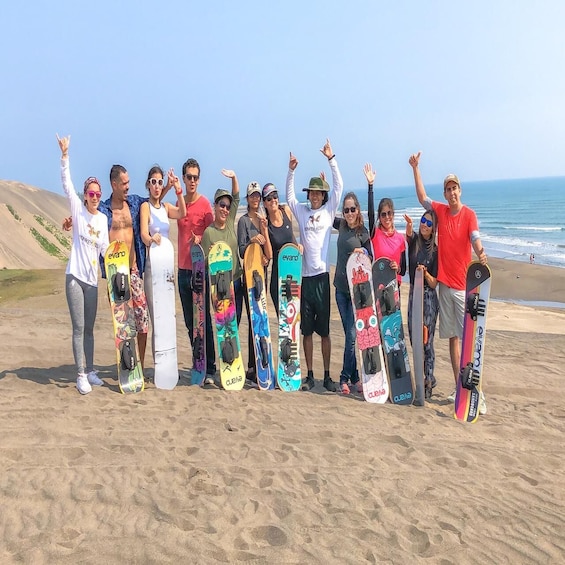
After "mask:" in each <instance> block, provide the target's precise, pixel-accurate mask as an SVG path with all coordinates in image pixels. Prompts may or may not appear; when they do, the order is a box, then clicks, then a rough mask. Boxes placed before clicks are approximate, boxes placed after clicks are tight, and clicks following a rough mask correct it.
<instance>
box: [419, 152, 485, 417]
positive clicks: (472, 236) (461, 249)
mask: <svg viewBox="0 0 565 565" xmlns="http://www.w3.org/2000/svg"><path fill="white" fill-rule="evenodd" d="M419 161H420V153H417V154H414V155H412V156H411V157H410V159H409V163H410V166H411V167H412V170H413V172H414V183H415V185H416V196H417V197H418V200H419V201H420V204H421V205H422V206H423V207H424V208H425V209H426V210H430V209H433V210H434V212H435V213H436V215H437V233H438V242H437V243H438V276H437V279H438V283H439V284H438V294H439V312H440V324H439V337H440V338H443V339H445V338H448V339H449V355H450V357H451V366H452V368H453V377H454V379H455V384H457V376H458V375H459V363H460V358H461V338H462V337H463V320H464V318H465V286H466V282H465V278H466V273H467V265H468V264H469V263H470V262H471V247H472V248H473V250H474V251H475V253H476V255H477V257H478V258H479V261H480V262H481V263H482V264H483V265H486V262H487V256H486V253H485V250H484V248H483V246H482V244H481V238H480V236H479V224H478V222H477V216H476V214H475V212H474V211H473V210H471V209H470V208H468V207H467V206H465V205H463V203H462V202H461V185H460V183H459V179H458V178H457V176H456V175H453V174H450V175H447V176H446V177H445V180H444V181H443V196H444V198H445V199H446V200H447V204H442V203H441V202H435V201H433V200H432V199H431V198H429V197H428V196H427V194H426V189H425V188H424V183H423V182H422V177H421V175H420V169H419V168H418V164H419ZM448 398H449V400H451V401H452V402H454V401H455V392H454V393H453V394H451V395H450V396H449V397H448ZM486 411H487V408H486V402H485V398H484V395H483V394H481V402H480V405H479V413H481V414H486Z"/></svg>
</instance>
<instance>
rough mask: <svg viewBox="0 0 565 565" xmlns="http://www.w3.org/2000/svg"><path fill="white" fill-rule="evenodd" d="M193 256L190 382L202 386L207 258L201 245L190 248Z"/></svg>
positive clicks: (204, 363) (203, 376) (204, 364)
mask: <svg viewBox="0 0 565 565" xmlns="http://www.w3.org/2000/svg"><path fill="white" fill-rule="evenodd" d="M190 255H191V258H192V281H191V283H192V340H191V342H192V371H191V372H190V383H191V384H193V385H198V386H202V385H203V384H204V378H205V377H206V284H207V283H206V258H205V257H204V250H203V249H202V246H201V245H198V244H193V245H192V247H191V248H190Z"/></svg>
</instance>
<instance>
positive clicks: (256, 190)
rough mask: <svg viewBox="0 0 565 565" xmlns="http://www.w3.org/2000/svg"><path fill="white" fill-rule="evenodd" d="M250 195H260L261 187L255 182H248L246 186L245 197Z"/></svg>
mask: <svg viewBox="0 0 565 565" xmlns="http://www.w3.org/2000/svg"><path fill="white" fill-rule="evenodd" d="M252 194H261V187H260V186H259V183H258V182H257V181H253V182H250V183H249V184H248V185H247V197H249V196H251V195H252Z"/></svg>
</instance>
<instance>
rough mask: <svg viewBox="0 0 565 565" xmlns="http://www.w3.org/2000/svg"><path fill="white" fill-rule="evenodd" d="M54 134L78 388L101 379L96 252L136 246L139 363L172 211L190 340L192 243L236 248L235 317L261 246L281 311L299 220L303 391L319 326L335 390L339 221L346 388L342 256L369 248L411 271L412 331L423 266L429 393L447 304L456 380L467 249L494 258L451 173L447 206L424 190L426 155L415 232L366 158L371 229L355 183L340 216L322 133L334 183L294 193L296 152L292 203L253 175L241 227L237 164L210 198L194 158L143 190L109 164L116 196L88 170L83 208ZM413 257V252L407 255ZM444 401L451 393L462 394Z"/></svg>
mask: <svg viewBox="0 0 565 565" xmlns="http://www.w3.org/2000/svg"><path fill="white" fill-rule="evenodd" d="M58 141H59V145H60V148H61V152H62V158H61V171H62V179H63V187H64V189H65V192H66V194H67V196H68V198H69V200H70V203H71V212H72V222H71V221H68V222H67V226H66V227H68V226H69V225H70V224H71V223H72V225H73V226H74V227H75V229H74V233H73V246H72V250H71V256H70V259H69V263H68V266H67V275H66V276H67V285H66V288H67V300H68V304H69V310H70V313H71V320H72V325H73V353H74V357H75V362H76V365H77V370H78V377H77V389H78V390H79V392H80V393H82V394H86V393H88V392H90V390H91V387H92V386H97V385H100V384H102V380H101V379H100V378H99V377H98V376H97V374H96V371H95V370H94V367H93V351H94V338H93V326H94V319H95V316H96V294H97V292H96V286H97V282H98V266H100V268H101V272H102V276H103V277H104V276H105V273H104V265H103V261H99V257H100V256H103V254H104V252H105V250H106V248H107V247H108V241H114V240H121V241H125V242H126V244H127V245H128V247H129V249H130V250H131V253H130V270H131V284H132V296H133V300H134V311H135V319H136V328H137V331H138V342H139V350H140V357H141V362H142V365H143V363H144V357H145V349H146V342H147V333H148V321H149V318H150V317H152V306H151V303H152V297H151V292H150V288H151V285H150V284H148V280H149V281H150V277H151V266H150V262H147V261H146V258H147V257H148V253H147V247H148V246H149V245H151V244H153V243H155V244H159V242H160V240H161V238H162V237H167V236H168V226H169V220H170V219H176V220H177V222H178V288H179V294H180V299H181V304H182V309H183V315H184V321H185V325H186V328H187V330H188V335H189V338H190V340H191V341H192V336H193V315H192V312H193V309H192V306H193V305H192V264H191V253H190V248H191V246H192V244H200V245H202V248H203V250H204V253H205V255H207V254H208V252H209V250H210V248H211V246H212V245H213V244H214V243H216V242H218V241H224V242H225V243H227V244H228V245H229V246H230V248H231V250H232V255H233V257H234V258H236V260H234V267H233V281H234V291H235V302H236V312H237V321H238V324H239V322H240V320H241V316H242V310H243V304H244V302H245V304H246V309H247V315H248V318H249V317H250V309H249V303H248V299H247V291H246V288H245V280H244V277H243V276H242V275H243V273H242V268H241V261H240V259H243V256H244V254H245V250H246V248H247V246H248V245H249V244H250V243H258V244H259V245H261V247H262V249H263V265H264V267H265V273H267V267H268V266H269V264H270V265H271V279H270V283H269V290H270V295H271V298H272V301H273V304H274V307H275V310H276V311H277V314H278V312H279V304H278V254H279V251H280V249H281V248H282V246H283V245H285V244H286V243H297V241H296V239H295V236H294V231H293V228H292V222H293V218H295V219H296V222H297V225H298V231H299V234H300V244H299V248H300V250H301V252H302V253H303V266H302V291H301V333H302V336H303V349H304V357H305V362H306V368H307V373H306V377H305V378H304V379H303V383H302V389H303V390H310V389H311V388H313V387H314V385H315V380H314V363H313V351H314V342H313V335H314V333H316V334H318V335H319V336H320V339H321V353H322V361H323V386H324V387H325V388H326V389H327V390H328V391H332V392H335V391H337V390H338V387H337V386H336V383H335V382H334V381H333V380H332V378H331V376H330V358H331V338H330V312H331V296H330V295H331V292H330V290H331V284H330V263H329V248H330V242H331V232H332V228H333V229H336V230H337V231H338V238H337V263H336V269H335V277H334V281H333V284H334V287H335V299H336V304H337V307H338V310H339V313H340V317H341V321H342V325H343V331H344V338H345V339H344V351H343V364H342V368H341V372H340V377H339V390H340V391H341V392H342V393H343V394H349V393H350V391H351V389H350V385H351V387H356V388H357V390H358V391H359V392H361V391H362V383H361V379H360V375H359V370H358V367H357V355H356V348H355V318H354V312H353V306H352V302H351V298H350V293H349V285H348V281H347V273H346V265H347V260H348V258H349V256H350V255H351V253H366V254H367V255H369V256H370V257H371V258H379V257H386V258H388V259H390V261H391V266H392V268H393V269H395V270H396V271H397V277H398V282H399V284H400V282H401V278H402V276H403V275H404V274H405V272H406V270H407V269H408V272H409V279H410V292H409V302H408V329H409V333H410V337H411V336H412V327H411V322H410V319H411V315H410V313H411V309H412V296H413V292H412V287H413V283H414V277H415V273H416V270H422V271H423V273H424V324H425V326H426V329H427V331H426V334H427V339H426V342H425V345H424V353H425V363H424V368H425V382H426V396H427V398H430V397H431V395H432V389H433V387H434V386H435V385H436V378H435V376H434V364H435V353H434V335H435V327H436V322H437V319H438V313H439V312H441V317H440V326H439V333H440V338H446V339H449V352H450V359H451V364H452V367H453V375H454V380H455V382H457V377H458V374H459V359H460V340H461V338H462V334H463V320H464V308H465V275H466V269H467V265H468V263H469V262H470V261H471V249H473V250H474V251H475V253H476V255H477V257H478V258H479V260H480V261H481V263H486V261H487V257H486V254H485V252H484V249H483V246H482V244H481V240H480V235H479V230H478V222H477V218H476V215H475V213H474V212H473V211H472V210H471V209H470V208H468V207H467V206H464V205H463V203H462V201H461V185H460V182H459V179H458V178H457V176H456V175H453V174H451V175H448V176H447V177H446V178H445V180H444V198H445V200H446V201H447V203H446V204H444V203H441V202H437V201H433V200H431V199H430V198H429V197H428V195H427V193H426V190H425V187H424V184H423V182H422V178H421V174H420V170H419V161H420V153H417V154H414V155H412V156H411V157H410V159H409V163H410V166H411V167H412V170H413V175H414V182H415V187H416V196H417V198H418V200H419V202H420V204H421V205H422V206H423V208H424V213H423V215H422V217H421V219H420V222H419V225H418V229H417V230H415V229H414V226H413V222H412V219H411V218H410V217H409V216H407V215H405V216H404V219H405V221H406V233H404V234H402V233H400V232H398V231H397V230H396V228H395V225H394V219H395V211H394V202H393V200H392V199H390V198H382V199H381V200H380V202H379V204H378V207H377V214H376V217H375V206H374V193H373V191H374V188H373V187H374V181H375V178H376V175H375V172H374V171H373V168H372V166H371V165H370V164H366V165H365V166H364V168H363V173H364V175H365V178H366V181H367V184H368V210H367V212H368V223H369V226H368V228H367V227H365V225H364V220H363V214H362V210H361V207H360V204H359V200H358V198H357V196H356V194H355V193H354V192H349V193H347V194H346V195H345V197H344V198H343V201H342V208H341V216H340V217H338V209H339V205H340V202H341V198H342V192H343V180H342V177H341V173H340V171H339V167H338V164H337V160H336V157H335V154H334V153H333V150H332V147H331V144H330V142H329V140H326V143H325V144H324V146H323V148H322V149H321V150H320V151H321V153H322V154H323V155H324V157H325V158H326V159H327V160H328V164H329V167H330V171H331V176H332V186H331V187H330V185H329V184H328V182H327V181H326V178H325V175H324V173H320V176H316V177H312V178H311V179H310V182H309V184H308V187H306V188H304V189H303V191H305V192H306V196H307V202H306V203H302V202H299V200H298V199H297V197H296V192H295V186H294V185H295V182H294V178H295V171H296V168H297V166H298V160H297V158H296V157H295V156H294V155H293V154H292V153H291V154H290V158H289V164H288V173H287V178H286V202H287V205H283V204H281V203H280V200H279V192H278V189H277V188H276V187H275V185H274V184H272V183H267V184H265V185H264V186H263V187H262V188H261V186H260V185H259V183H257V182H251V183H249V185H248V186H247V194H246V199H247V212H246V213H245V214H244V215H243V216H242V217H241V218H240V219H239V221H238V223H237V226H236V217H237V210H238V207H239V203H240V194H239V182H238V179H237V176H236V174H235V172H234V171H233V170H227V169H223V170H222V174H223V175H224V176H225V177H227V178H229V179H230V181H231V190H225V189H218V190H217V191H216V193H215V194H214V199H213V202H210V201H209V200H208V199H207V198H206V197H205V196H204V195H202V194H200V193H199V192H198V186H199V183H200V165H199V164H198V162H197V161H196V160H195V159H188V160H187V161H186V162H185V163H184V164H183V167H182V179H183V181H184V194H183V190H182V187H181V184H180V179H179V178H178V177H177V176H176V175H175V173H174V170H172V169H171V170H169V171H168V173H167V175H166V178H165V174H164V173H163V171H162V169H161V168H160V167H158V166H154V167H152V168H151V169H150V171H149V173H148V176H147V181H146V188H147V190H148V194H149V195H148V197H141V196H138V195H134V194H131V195H130V194H128V192H129V177H128V173H127V171H126V169H125V168H124V167H122V166H121V165H114V166H113V167H112V169H111V171H110V184H111V187H112V194H111V196H110V197H109V198H108V199H107V200H106V201H102V200H101V185H100V182H99V181H98V180H97V179H95V178H93V177H90V178H88V179H87V180H86V181H85V183H84V197H83V203H82V205H81V202H80V199H79V198H78V197H77V195H76V194H75V192H74V189H73V186H72V181H71V177H70V169H69V158H68V148H69V141H70V138H63V139H58ZM170 188H174V189H175V192H176V195H177V204H176V206H174V205H171V204H169V203H164V202H163V198H164V196H165V194H166V193H167V192H168V191H169V190H170ZM100 213H102V214H100ZM101 216H102V218H101ZM105 220H107V221H105ZM406 250H407V253H406ZM407 255H408V260H406V256H407ZM144 278H145V285H144V284H143V279H144ZM144 287H145V291H144ZM206 304H208V305H209V304H210V295H209V285H207V296H206ZM205 325H206V349H207V367H206V379H205V383H207V384H211V383H214V382H215V373H216V358H215V347H214V339H213V330H212V320H211V315H210V308H209V307H208V308H207V309H206V323H205ZM249 328H250V329H249V332H250V333H249V348H248V350H249V359H248V371H247V377H248V378H249V379H251V380H253V379H254V378H255V357H254V347H253V346H252V336H251V324H249ZM449 398H450V400H454V398H455V393H453V394H452V395H450V397H449ZM480 411H481V413H485V412H486V401H485V399H484V395H483V396H482V398H481V404H480Z"/></svg>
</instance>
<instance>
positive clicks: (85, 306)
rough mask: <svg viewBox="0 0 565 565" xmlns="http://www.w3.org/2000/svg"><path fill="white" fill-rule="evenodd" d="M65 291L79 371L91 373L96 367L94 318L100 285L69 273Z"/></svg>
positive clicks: (74, 353) (74, 352)
mask: <svg viewBox="0 0 565 565" xmlns="http://www.w3.org/2000/svg"><path fill="white" fill-rule="evenodd" d="M65 291H66V294H67V304H68V305H69V312H70V314H71V322H72V324H73V355H74V358H75V363H76V366H77V369H78V372H79V373H85V372H86V373H89V372H90V371H92V369H93V368H94V367H93V363H94V320H95V319H96V309H97V308H98V287H96V286H91V285H89V284H86V283H84V282H82V281H79V280H78V279H77V278H76V277H74V276H73V275H67V276H66V282H65ZM85 361H86V366H85ZM85 369H86V371H85Z"/></svg>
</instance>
